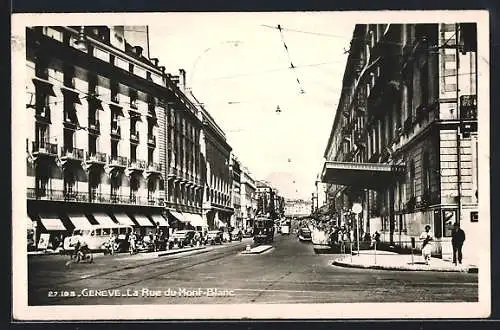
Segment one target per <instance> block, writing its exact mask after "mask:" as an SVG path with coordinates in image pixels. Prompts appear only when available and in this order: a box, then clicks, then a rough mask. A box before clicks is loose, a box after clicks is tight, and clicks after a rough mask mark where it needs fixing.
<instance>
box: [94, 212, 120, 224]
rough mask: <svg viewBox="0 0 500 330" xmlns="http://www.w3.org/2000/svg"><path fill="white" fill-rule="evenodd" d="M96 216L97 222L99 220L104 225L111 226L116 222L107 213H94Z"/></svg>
mask: <svg viewBox="0 0 500 330" xmlns="http://www.w3.org/2000/svg"><path fill="white" fill-rule="evenodd" d="M94 218H95V219H96V221H97V222H99V224H100V225H103V226H110V225H114V224H115V222H114V221H113V219H111V218H110V216H109V215H107V214H106V213H94Z"/></svg>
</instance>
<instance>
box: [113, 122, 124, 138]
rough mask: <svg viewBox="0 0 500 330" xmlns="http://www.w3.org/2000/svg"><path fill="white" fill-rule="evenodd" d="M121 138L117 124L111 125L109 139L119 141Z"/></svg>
mask: <svg viewBox="0 0 500 330" xmlns="http://www.w3.org/2000/svg"><path fill="white" fill-rule="evenodd" d="M121 136H122V134H121V128H120V126H119V125H118V124H114V125H113V124H111V137H113V138H116V139H120V138H121Z"/></svg>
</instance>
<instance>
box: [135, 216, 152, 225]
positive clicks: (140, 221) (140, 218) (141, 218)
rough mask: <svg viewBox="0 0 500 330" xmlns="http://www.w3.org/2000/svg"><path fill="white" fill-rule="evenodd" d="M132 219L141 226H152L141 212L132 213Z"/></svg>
mask: <svg viewBox="0 0 500 330" xmlns="http://www.w3.org/2000/svg"><path fill="white" fill-rule="evenodd" d="M134 219H135V221H137V223H138V224H139V226H141V227H152V226H153V223H152V222H151V221H150V220H149V219H148V217H147V216H145V215H143V214H134Z"/></svg>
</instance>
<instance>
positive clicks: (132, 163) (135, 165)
mask: <svg viewBox="0 0 500 330" xmlns="http://www.w3.org/2000/svg"><path fill="white" fill-rule="evenodd" d="M128 167H129V168H131V169H139V170H145V169H146V162H145V161H144V160H139V159H130V160H129V161H128Z"/></svg>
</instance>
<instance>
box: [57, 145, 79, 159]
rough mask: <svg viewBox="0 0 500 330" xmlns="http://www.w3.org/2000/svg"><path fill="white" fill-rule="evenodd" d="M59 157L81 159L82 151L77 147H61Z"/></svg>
mask: <svg viewBox="0 0 500 330" xmlns="http://www.w3.org/2000/svg"><path fill="white" fill-rule="evenodd" d="M60 155H61V159H63V160H64V159H73V160H80V161H83V155H84V151H83V149H79V148H69V147H61V154H60Z"/></svg>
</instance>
